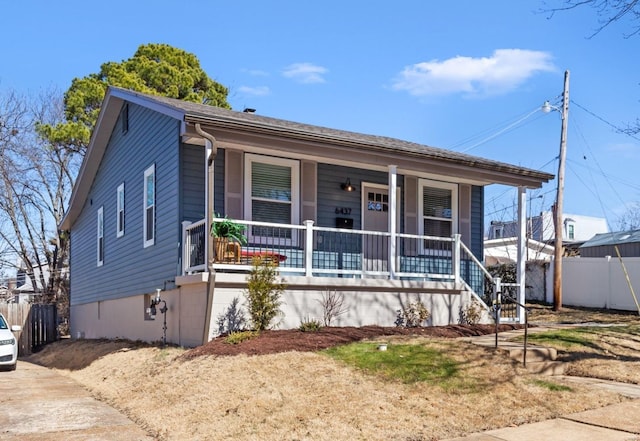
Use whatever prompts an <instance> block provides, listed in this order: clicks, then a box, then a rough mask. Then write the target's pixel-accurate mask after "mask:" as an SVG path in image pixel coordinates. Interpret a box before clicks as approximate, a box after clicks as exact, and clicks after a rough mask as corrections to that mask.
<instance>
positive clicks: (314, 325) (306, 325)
mask: <svg viewBox="0 0 640 441" xmlns="http://www.w3.org/2000/svg"><path fill="white" fill-rule="evenodd" d="M321 328H322V324H320V321H319V320H316V319H308V318H307V319H305V320H302V321H301V322H300V326H299V327H298V329H299V330H301V331H302V332H317V331H319V330H320V329H321Z"/></svg>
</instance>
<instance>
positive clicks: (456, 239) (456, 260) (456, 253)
mask: <svg viewBox="0 0 640 441" xmlns="http://www.w3.org/2000/svg"><path fill="white" fill-rule="evenodd" d="M461 237H462V235H461V234H454V235H453V256H452V259H453V260H452V262H451V263H452V265H453V277H454V280H455V282H456V283H458V282H459V281H460V238H461Z"/></svg>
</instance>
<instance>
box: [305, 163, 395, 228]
mask: <svg viewBox="0 0 640 441" xmlns="http://www.w3.org/2000/svg"><path fill="white" fill-rule="evenodd" d="M347 178H349V179H350V180H351V184H352V185H355V187H356V191H342V189H341V188H340V184H343V183H344V182H345V181H346V180H347ZM363 182H368V183H373V184H383V185H387V184H388V183H389V174H388V173H384V172H380V171H372V170H364V169H359V168H352V167H344V166H338V165H331V164H318V222H317V225H319V226H321V227H331V228H333V227H335V226H336V218H337V217H346V218H350V219H353V228H354V229H355V230H359V229H361V228H362V203H361V190H362V183H363ZM402 184H403V178H402V176H398V180H397V185H398V186H399V187H401V188H402V187H403V185H402ZM403 191H404V189H403ZM400 201H401V210H402V209H403V207H402V205H404V203H403V197H402V195H401V196H400ZM336 208H350V209H351V214H340V213H339V214H336ZM403 218H404V216H401V226H400V228H401V231H403V230H402V228H403V225H402V223H403V221H404V219H403Z"/></svg>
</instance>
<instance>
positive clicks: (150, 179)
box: [142, 164, 156, 248]
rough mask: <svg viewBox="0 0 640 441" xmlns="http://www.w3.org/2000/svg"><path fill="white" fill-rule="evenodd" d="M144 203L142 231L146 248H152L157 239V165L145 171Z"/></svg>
mask: <svg viewBox="0 0 640 441" xmlns="http://www.w3.org/2000/svg"><path fill="white" fill-rule="evenodd" d="M143 196H144V201H143V213H142V229H143V235H144V247H145V248H146V247H148V246H151V245H153V244H154V243H155V239H156V165H155V164H153V165H151V167H149V168H148V169H146V170H145V171H144V193H143Z"/></svg>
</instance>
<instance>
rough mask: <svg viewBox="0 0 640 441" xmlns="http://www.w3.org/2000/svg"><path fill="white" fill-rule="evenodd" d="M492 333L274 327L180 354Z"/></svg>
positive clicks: (484, 329) (478, 328) (479, 329)
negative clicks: (239, 340) (395, 337)
mask: <svg viewBox="0 0 640 441" xmlns="http://www.w3.org/2000/svg"><path fill="white" fill-rule="evenodd" d="M522 327H523V325H519V324H501V325H500V327H499V331H500V332H504V331H511V330H514V329H521V328H522ZM494 332H495V325H448V326H431V327H424V328H403V327H381V326H362V327H350V326H346V327H333V326H331V327H325V328H321V329H320V330H319V331H315V332H303V331H300V330H298V329H287V330H273V331H263V332H261V333H260V335H258V336H257V337H254V338H251V339H249V340H245V341H243V342H241V343H238V344H230V343H227V342H226V341H225V339H224V337H218V338H215V339H213V340H211V341H210V342H208V343H206V344H204V345H202V346H198V347H197V348H193V349H191V350H189V351H187V352H186V353H185V354H184V355H183V357H185V358H187V359H190V358H195V357H200V356H207V355H218V356H220V355H239V354H246V355H263V354H274V353H278V352H287V351H301V352H303V351H318V350H321V349H326V348H329V347H332V346H336V345H341V344H347V343H351V342H355V341H361V340H370V339H376V338H380V337H384V336H392V335H406V336H426V337H441V338H458V337H472V336H477V335H486V334H492V333H494Z"/></svg>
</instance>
